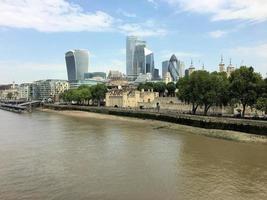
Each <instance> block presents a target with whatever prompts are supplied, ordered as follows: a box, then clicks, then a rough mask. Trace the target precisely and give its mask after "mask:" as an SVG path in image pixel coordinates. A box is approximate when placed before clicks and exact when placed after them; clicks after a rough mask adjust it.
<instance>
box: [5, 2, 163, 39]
mask: <svg viewBox="0 0 267 200" xmlns="http://www.w3.org/2000/svg"><path fill="white" fill-rule="evenodd" d="M117 12H119V13H120V14H122V15H124V16H127V17H132V18H133V17H136V15H135V14H133V13H127V12H125V11H123V10H121V9H118V11H117ZM149 22H150V21H147V22H145V23H143V22H142V23H132V24H130V23H127V22H124V21H123V20H121V19H115V18H114V17H112V16H111V15H109V14H107V13H105V12H103V11H95V12H86V11H84V10H83V9H82V8H81V7H80V6H79V5H78V4H73V3H70V2H68V1H67V0H45V1H44V0H23V1H22V0H12V1H9V0H0V28H1V30H2V29H3V30H4V29H5V28H29V29H35V30H37V31H40V32H79V31H90V32H100V31H113V32H123V33H125V34H136V35H138V36H158V35H164V34H166V30H164V29H162V28H158V27H159V25H158V24H155V23H154V24H151V23H150V24H149Z"/></svg>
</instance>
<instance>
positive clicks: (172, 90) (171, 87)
mask: <svg viewBox="0 0 267 200" xmlns="http://www.w3.org/2000/svg"><path fill="white" fill-rule="evenodd" d="M166 89H167V90H168V96H171V97H173V96H175V90H176V85H175V84H174V83H173V82H170V83H168V84H167V85H166Z"/></svg>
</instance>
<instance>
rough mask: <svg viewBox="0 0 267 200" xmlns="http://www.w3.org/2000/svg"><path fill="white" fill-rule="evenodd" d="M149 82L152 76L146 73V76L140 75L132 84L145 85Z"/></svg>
mask: <svg viewBox="0 0 267 200" xmlns="http://www.w3.org/2000/svg"><path fill="white" fill-rule="evenodd" d="M151 80H152V74H151V73H146V74H142V73H140V74H139V76H138V77H137V78H136V80H135V81H134V83H135V84H140V83H146V82H148V81H151Z"/></svg>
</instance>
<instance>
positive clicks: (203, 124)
mask: <svg viewBox="0 0 267 200" xmlns="http://www.w3.org/2000/svg"><path fill="white" fill-rule="evenodd" d="M43 108H48V109H52V110H61V111H62V110H76V111H85V112H93V113H102V114H109V115H117V116H123V117H135V118H141V119H152V120H158V121H164V122H171V123H176V124H182V125H188V126H193V127H199V128H205V129H219V130H232V131H238V132H245V133H251V134H255V135H264V136H267V122H266V121H260V120H248V119H236V118H225V117H210V116H197V115H188V114H180V113H176V112H174V111H170V110H168V111H160V112H156V111H153V110H140V109H139V110H137V109H122V108H110V107H90V106H74V105H54V104H45V105H43Z"/></svg>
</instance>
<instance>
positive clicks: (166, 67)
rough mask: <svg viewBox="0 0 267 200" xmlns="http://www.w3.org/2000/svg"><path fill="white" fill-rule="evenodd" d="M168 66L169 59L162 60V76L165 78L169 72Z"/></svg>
mask: <svg viewBox="0 0 267 200" xmlns="http://www.w3.org/2000/svg"><path fill="white" fill-rule="evenodd" d="M168 66H169V61H168V60H166V61H163V62H162V74H161V75H162V78H164V77H165V76H166V74H167V72H168Z"/></svg>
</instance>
